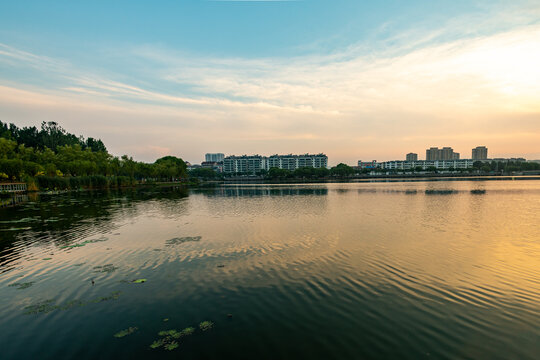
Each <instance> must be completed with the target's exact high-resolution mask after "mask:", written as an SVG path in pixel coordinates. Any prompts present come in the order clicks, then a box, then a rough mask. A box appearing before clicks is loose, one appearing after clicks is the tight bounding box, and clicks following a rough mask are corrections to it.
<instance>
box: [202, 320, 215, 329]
mask: <svg viewBox="0 0 540 360" xmlns="http://www.w3.org/2000/svg"><path fill="white" fill-rule="evenodd" d="M213 327H214V323H213V322H211V321H208V320H207V321H203V322H201V323H200V324H199V329H201V330H202V331H206V330H210V329H211V328H213Z"/></svg>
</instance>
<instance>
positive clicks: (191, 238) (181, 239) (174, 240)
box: [165, 236, 202, 246]
mask: <svg viewBox="0 0 540 360" xmlns="http://www.w3.org/2000/svg"><path fill="white" fill-rule="evenodd" d="M201 239H202V237H201V236H185V237H176V238H172V239H169V240H167V241H166V242H165V246H174V245H179V244H183V243H185V242H192V241H195V242H196V241H201Z"/></svg>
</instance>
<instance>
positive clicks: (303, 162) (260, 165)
mask: <svg viewBox="0 0 540 360" xmlns="http://www.w3.org/2000/svg"><path fill="white" fill-rule="evenodd" d="M327 166H328V156H326V155H325V154H304V155H293V154H289V155H272V156H269V157H266V156H261V155H250V156H248V155H243V156H227V157H225V159H224V160H223V172H225V173H257V172H259V171H261V170H270V169H271V168H278V169H286V170H290V171H294V170H296V169H298V168H302V167H312V168H322V167H327Z"/></svg>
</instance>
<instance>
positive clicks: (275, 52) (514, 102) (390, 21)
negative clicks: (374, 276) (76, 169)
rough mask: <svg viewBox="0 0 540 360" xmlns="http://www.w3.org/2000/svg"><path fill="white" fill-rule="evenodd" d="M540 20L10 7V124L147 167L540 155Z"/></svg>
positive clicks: (246, 6) (330, 7)
mask: <svg viewBox="0 0 540 360" xmlns="http://www.w3.org/2000/svg"><path fill="white" fill-rule="evenodd" d="M539 19H540V4H539V3H538V2H537V1H528V0H516V1H512V2H493V1H487V0H477V1H465V0H454V1H450V0H441V1H437V2H436V3H434V2H432V1H428V0H416V1H407V2H360V1H356V0H336V1H332V2H329V1H323V0H306V1H257V2H255V1H181V2H180V1H164V2H162V3H160V5H159V6H156V4H153V3H147V2H131V1H121V0H119V1H117V2H114V4H111V3H110V2H104V1H93V2H68V3H66V2H55V1H53V2H48V3H47V5H44V4H43V2H41V1H35V0H30V1H25V2H15V1H11V2H9V1H8V2H5V3H3V4H2V11H0V120H2V121H3V122H8V123H15V124H17V125H18V126H28V125H32V126H34V125H35V126H39V124H40V123H41V121H57V122H58V123H60V124H61V125H62V126H63V127H64V128H66V129H67V130H68V131H70V132H72V133H77V134H84V136H87V137H95V138H100V139H102V140H103V142H104V143H105V145H106V146H107V148H108V149H109V151H110V152H111V153H112V154H114V155H117V156H120V155H123V154H127V155H130V156H133V157H134V158H135V159H137V160H140V161H147V162H153V161H154V160H156V159H157V158H159V157H162V156H165V155H174V156H179V157H182V158H183V159H185V160H186V161H189V162H193V163H196V162H201V156H204V154H205V153H206V152H214V151H216V152H222V153H224V154H225V155H228V154H243V153H248V154H256V153H262V154H268V153H276V152H277V153H280V154H287V153H294V154H297V153H306V152H307V153H319V152H324V153H326V154H327V155H328V157H329V159H330V164H329V165H335V164H338V163H340V162H343V163H347V164H355V163H356V162H357V160H358V159H366V160H368V161H369V160H372V159H377V160H379V161H385V160H396V159H403V158H404V155H405V154H406V153H409V152H412V153H416V154H419V155H420V157H423V154H424V153H425V149H426V148H427V147H429V146H431V144H443V145H444V144H449V145H451V146H452V147H453V148H454V149H456V152H459V153H461V157H462V158H465V157H469V156H470V149H472V148H474V147H475V146H478V144H486V146H488V148H489V149H490V157H525V158H527V159H540V146H539V144H540V121H539V118H540V102H539V101H538V99H539V98H540V67H539V66H538V64H539V63H540V20H539ZM276 24H279V26H276ZM201 154H202V155H201Z"/></svg>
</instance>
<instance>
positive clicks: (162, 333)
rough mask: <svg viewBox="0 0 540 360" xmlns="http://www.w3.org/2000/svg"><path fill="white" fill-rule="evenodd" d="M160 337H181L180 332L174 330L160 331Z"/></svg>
mask: <svg viewBox="0 0 540 360" xmlns="http://www.w3.org/2000/svg"><path fill="white" fill-rule="evenodd" d="M158 335H159V336H170V337H173V338H175V339H178V338H180V336H181V335H180V332H179V331H177V330H174V329H172V330H163V331H160V332H158Z"/></svg>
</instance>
